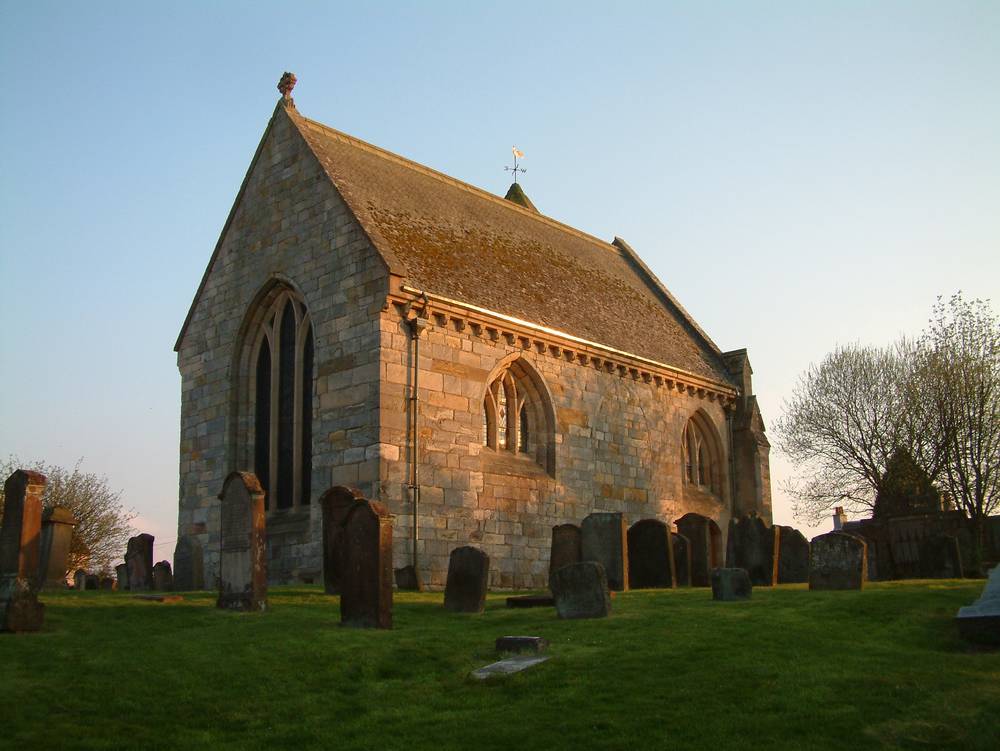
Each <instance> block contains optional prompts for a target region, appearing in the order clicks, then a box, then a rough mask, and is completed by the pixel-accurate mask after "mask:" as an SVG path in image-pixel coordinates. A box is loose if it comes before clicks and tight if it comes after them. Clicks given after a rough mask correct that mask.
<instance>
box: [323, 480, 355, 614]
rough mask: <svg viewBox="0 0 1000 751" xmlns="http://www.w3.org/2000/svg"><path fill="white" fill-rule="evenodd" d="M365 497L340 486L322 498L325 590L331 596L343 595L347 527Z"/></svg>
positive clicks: (327, 492)
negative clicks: (341, 591) (342, 575)
mask: <svg viewBox="0 0 1000 751" xmlns="http://www.w3.org/2000/svg"><path fill="white" fill-rule="evenodd" d="M360 499H362V495H361V493H360V492H359V491H357V490H355V489H354V488H348V487H345V486H343V485H337V486H336V487H333V488H330V489H329V490H327V491H326V492H325V493H323V495H321V496H320V497H319V506H320V510H321V511H322V512H323V590H324V591H325V592H326V593H327V594H328V595H335V594H339V593H340V577H341V571H342V569H343V567H344V562H343V555H344V542H343V538H344V523H345V522H346V521H347V515H348V514H349V513H350V512H351V509H353V508H354V504H355V502H356V501H358V500H360Z"/></svg>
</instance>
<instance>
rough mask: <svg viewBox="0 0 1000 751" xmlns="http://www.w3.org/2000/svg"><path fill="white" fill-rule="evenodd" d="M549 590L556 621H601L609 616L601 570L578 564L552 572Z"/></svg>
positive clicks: (586, 563) (608, 597)
mask: <svg viewBox="0 0 1000 751" xmlns="http://www.w3.org/2000/svg"><path fill="white" fill-rule="evenodd" d="M549 589H551V590H552V596H553V598H554V599H555V601H556V602H555V604H556V613H557V614H558V616H559V617H560V618H604V617H606V616H607V615H609V614H610V613H611V593H610V592H609V590H608V578H607V575H606V574H605V573H604V566H602V565H601V564H600V563H597V562H595V561H581V562H580V563H573V564H570V565H569V566H563V567H562V568H560V569H558V570H556V571H553V572H552V575H551V576H550V577H549Z"/></svg>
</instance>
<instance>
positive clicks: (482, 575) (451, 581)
mask: <svg viewBox="0 0 1000 751" xmlns="http://www.w3.org/2000/svg"><path fill="white" fill-rule="evenodd" d="M489 578H490V557H489V556H488V555H486V553H484V552H483V551H482V550H480V549H479V548H474V547H472V546H470V545H465V546H463V547H461V548H455V549H454V550H452V551H451V556H449V558H448V578H447V580H446V582H445V588H444V606H445V607H446V608H447V609H448V610H451V611H453V612H456V613H482V612H483V609H484V608H485V607H486V588H487V585H488V582H489Z"/></svg>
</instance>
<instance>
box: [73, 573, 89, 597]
mask: <svg viewBox="0 0 1000 751" xmlns="http://www.w3.org/2000/svg"><path fill="white" fill-rule="evenodd" d="M86 588H87V572H86V571H84V570H83V569H82V568H78V569H77V570H76V573H74V574H73V589H75V590H76V591H77V592H82V591H83V590H85V589H86Z"/></svg>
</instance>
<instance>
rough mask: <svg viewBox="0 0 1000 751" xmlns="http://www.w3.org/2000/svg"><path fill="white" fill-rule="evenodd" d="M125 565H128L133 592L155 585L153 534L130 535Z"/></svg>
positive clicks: (129, 580) (130, 585)
mask: <svg viewBox="0 0 1000 751" xmlns="http://www.w3.org/2000/svg"><path fill="white" fill-rule="evenodd" d="M125 565H127V566H128V583H129V587H130V588H131V589H132V591H133V592H136V591H141V590H147V589H150V588H151V587H152V586H153V536H152V535H147V534H141V535H136V536H135V537H130V538H129V541H128V547H126V548H125Z"/></svg>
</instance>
